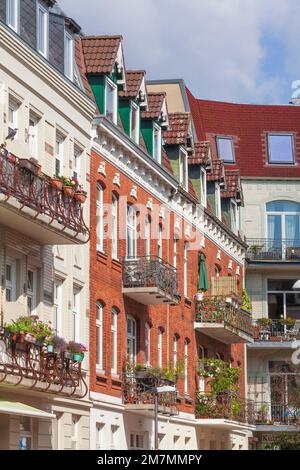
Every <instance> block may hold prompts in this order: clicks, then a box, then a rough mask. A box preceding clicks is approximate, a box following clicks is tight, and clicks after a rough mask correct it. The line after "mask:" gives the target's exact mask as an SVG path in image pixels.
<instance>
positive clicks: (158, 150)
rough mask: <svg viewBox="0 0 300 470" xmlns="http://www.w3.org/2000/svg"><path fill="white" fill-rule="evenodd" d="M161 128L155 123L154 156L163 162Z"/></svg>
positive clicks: (159, 161)
mask: <svg viewBox="0 0 300 470" xmlns="http://www.w3.org/2000/svg"><path fill="white" fill-rule="evenodd" d="M161 146H162V141H161V128H160V126H158V125H157V124H155V123H153V158H154V160H156V161H157V162H158V163H161Z"/></svg>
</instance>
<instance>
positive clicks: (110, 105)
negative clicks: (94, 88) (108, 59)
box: [105, 77, 117, 124]
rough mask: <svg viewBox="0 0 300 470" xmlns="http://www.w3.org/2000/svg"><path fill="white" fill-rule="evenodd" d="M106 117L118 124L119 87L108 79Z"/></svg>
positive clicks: (106, 81)
mask: <svg viewBox="0 0 300 470" xmlns="http://www.w3.org/2000/svg"><path fill="white" fill-rule="evenodd" d="M105 115H106V117H107V118H108V119H110V120H111V121H112V122H113V123H114V124H117V85H116V84H115V83H114V82H112V81H111V80H110V79H109V78H107V77H106V80H105Z"/></svg>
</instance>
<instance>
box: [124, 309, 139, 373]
mask: <svg viewBox="0 0 300 470" xmlns="http://www.w3.org/2000/svg"><path fill="white" fill-rule="evenodd" d="M129 323H130V324H131V330H133V332H132V331H131V332H130V333H129V332H128V324H129ZM136 327H137V323H136V320H135V319H134V318H133V317H132V316H130V315H127V318H126V352H127V356H129V357H128V359H129V361H130V362H131V363H132V364H135V363H136V341H137V331H136ZM129 345H130V350H131V351H130V354H131V357H130V354H129V348H128V346H129Z"/></svg>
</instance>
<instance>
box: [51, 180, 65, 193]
mask: <svg viewBox="0 0 300 470" xmlns="http://www.w3.org/2000/svg"><path fill="white" fill-rule="evenodd" d="M51 186H52V188H55V189H57V190H58V191H61V190H62V187H63V182H62V180H61V179H60V178H52V179H51Z"/></svg>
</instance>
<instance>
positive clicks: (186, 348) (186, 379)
mask: <svg viewBox="0 0 300 470" xmlns="http://www.w3.org/2000/svg"><path fill="white" fill-rule="evenodd" d="M188 392H189V341H188V340H187V339H186V340H185V342H184V393H185V394H186V395H188Z"/></svg>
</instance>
